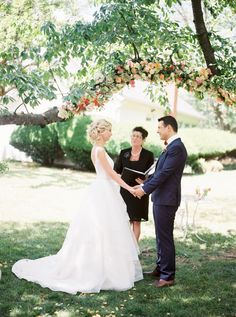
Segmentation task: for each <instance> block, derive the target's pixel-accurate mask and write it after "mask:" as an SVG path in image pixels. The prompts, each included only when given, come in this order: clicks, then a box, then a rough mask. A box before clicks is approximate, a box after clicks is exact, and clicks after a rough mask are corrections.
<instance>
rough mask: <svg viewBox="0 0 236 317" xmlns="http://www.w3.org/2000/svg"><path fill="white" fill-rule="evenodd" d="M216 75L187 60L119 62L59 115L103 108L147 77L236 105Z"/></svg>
mask: <svg viewBox="0 0 236 317" xmlns="http://www.w3.org/2000/svg"><path fill="white" fill-rule="evenodd" d="M215 77H216V76H212V74H211V70H210V69H209V68H201V69H199V70H191V69H190V68H188V67H186V65H185V63H183V62H182V63H176V64H173V63H169V64H163V63H160V62H148V61H147V60H142V61H139V62H133V61H131V60H129V61H128V62H127V63H126V64H124V65H117V66H116V67H115V68H114V69H113V71H112V72H111V73H110V74H109V75H108V76H106V77H104V78H99V79H97V80H95V81H94V80H93V81H91V82H90V83H89V84H87V85H84V87H83V89H80V92H79V93H76V94H73V92H71V94H70V95H69V96H68V97H67V101H65V103H64V104H63V105H62V107H61V108H59V114H58V116H59V117H61V118H63V119H68V118H69V117H71V116H73V115H76V114H80V113H81V112H85V111H91V110H93V109H95V108H101V107H103V106H104V104H105V103H106V102H107V101H108V100H109V99H110V98H111V97H112V95H113V94H114V93H116V92H118V91H119V90H121V89H122V88H123V87H124V86H126V85H129V86H131V87H134V86H135V80H143V81H147V82H150V83H152V84H155V83H158V82H163V83H168V82H174V83H175V84H176V86H177V87H183V88H184V89H186V90H187V91H190V92H193V93H194V94H195V95H196V96H197V97H198V98H203V97H204V95H205V94H209V95H210V96H212V97H213V98H215V99H216V101H217V102H218V103H225V104H226V105H228V106H231V105H236V94H235V92H234V91H233V92H232V91H227V90H225V89H224V88H222V87H219V85H218V84H216V83H215V80H214V78H215Z"/></svg>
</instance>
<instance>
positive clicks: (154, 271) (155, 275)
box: [143, 267, 161, 278]
mask: <svg viewBox="0 0 236 317" xmlns="http://www.w3.org/2000/svg"><path fill="white" fill-rule="evenodd" d="M143 274H144V275H146V276H150V277H155V278H156V277H160V275H161V272H160V271H159V269H158V268H157V267H156V268H155V269H154V270H153V271H150V272H143Z"/></svg>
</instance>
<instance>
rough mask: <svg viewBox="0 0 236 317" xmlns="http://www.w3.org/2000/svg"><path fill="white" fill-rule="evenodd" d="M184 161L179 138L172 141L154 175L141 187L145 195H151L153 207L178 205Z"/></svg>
mask: <svg viewBox="0 0 236 317" xmlns="http://www.w3.org/2000/svg"><path fill="white" fill-rule="evenodd" d="M186 159H187V151H186V149H185V146H184V144H183V143H182V141H181V139H180V138H178V139H175V140H174V141H172V142H171V143H170V144H169V145H168V146H167V148H166V150H165V151H163V152H162V154H161V155H160V157H159V159H158V161H157V165H156V170H155V173H154V174H153V175H152V176H151V177H149V178H148V179H147V180H146V181H145V182H144V185H143V190H144V191H145V193H147V194H151V193H152V201H153V203H154V204H155V205H167V206H179V205H180V201H181V178H182V175H183V170H184V166H185V163H186Z"/></svg>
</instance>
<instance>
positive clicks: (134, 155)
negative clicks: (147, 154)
mask: <svg viewBox="0 0 236 317" xmlns="http://www.w3.org/2000/svg"><path fill="white" fill-rule="evenodd" d="M141 151H142V148H141V150H140V151H139V152H137V153H136V154H134V153H133V152H132V150H131V155H132V156H133V157H137V156H139V154H140V153H141Z"/></svg>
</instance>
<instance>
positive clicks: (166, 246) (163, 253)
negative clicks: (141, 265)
mask: <svg viewBox="0 0 236 317" xmlns="http://www.w3.org/2000/svg"><path fill="white" fill-rule="evenodd" d="M177 209H178V206H166V205H155V204H153V217H154V223H155V231H156V244H157V268H158V270H159V271H160V273H161V275H160V278H161V279H163V280H166V281H168V280H173V279H174V278H175V244H174V235H173V231H174V220H175V213H176V211H177Z"/></svg>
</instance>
